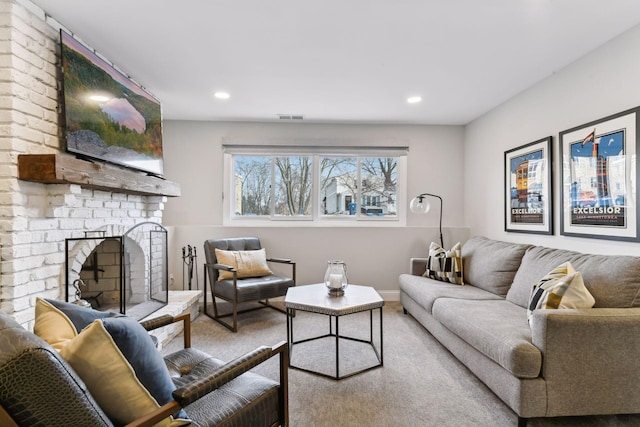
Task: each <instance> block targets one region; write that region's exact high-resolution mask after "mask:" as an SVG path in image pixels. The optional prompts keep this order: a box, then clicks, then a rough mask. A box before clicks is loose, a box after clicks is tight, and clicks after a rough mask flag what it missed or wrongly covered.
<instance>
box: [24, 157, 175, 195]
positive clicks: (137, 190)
mask: <svg viewBox="0 0 640 427" xmlns="http://www.w3.org/2000/svg"><path fill="white" fill-rule="evenodd" d="M18 178H19V179H21V180H24V181H32V182H40V183H43V184H78V185H80V186H81V187H84V188H91V189H96V190H105V191H113V192H120V193H126V194H140V195H145V196H167V197H178V196H180V184H178V183H175V182H171V181H166V180H164V179H162V178H158V177H156V176H151V175H146V174H145V173H143V172H137V171H134V170H132V169H125V168H121V167H118V166H115V165H111V164H108V163H102V162H96V163H94V162H90V161H87V160H82V159H78V158H76V157H74V156H72V155H69V154H66V153H59V154H20V155H18Z"/></svg>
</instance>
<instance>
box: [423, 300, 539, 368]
mask: <svg viewBox="0 0 640 427" xmlns="http://www.w3.org/2000/svg"><path fill="white" fill-rule="evenodd" d="M433 317H434V318H435V319H436V320H437V321H439V322H440V323H441V324H442V325H443V326H444V327H446V328H447V329H448V330H449V331H451V332H453V333H454V334H456V335H457V336H458V337H460V338H461V339H462V340H464V341H465V342H466V343H467V344H469V345H470V346H472V347H473V348H475V349H476V350H478V351H479V352H481V353H482V354H484V355H486V356H487V357H488V358H490V359H491V360H493V361H494V362H496V363H497V364H498V365H500V366H502V367H503V368H504V369H506V370H507V371H509V372H510V373H512V374H513V375H515V376H516V377H518V378H536V377H538V376H539V375H540V370H541V368H542V354H541V353H540V350H539V349H538V348H537V347H536V346H534V345H533V344H532V343H531V329H530V328H529V323H528V322H527V311H526V310H525V309H524V308H522V307H519V306H517V305H515V304H512V303H510V302H508V301H505V300H503V299H501V300H484V301H477V300H476V301H470V300H462V299H454V298H439V299H438V300H436V301H435V303H434V304H433Z"/></svg>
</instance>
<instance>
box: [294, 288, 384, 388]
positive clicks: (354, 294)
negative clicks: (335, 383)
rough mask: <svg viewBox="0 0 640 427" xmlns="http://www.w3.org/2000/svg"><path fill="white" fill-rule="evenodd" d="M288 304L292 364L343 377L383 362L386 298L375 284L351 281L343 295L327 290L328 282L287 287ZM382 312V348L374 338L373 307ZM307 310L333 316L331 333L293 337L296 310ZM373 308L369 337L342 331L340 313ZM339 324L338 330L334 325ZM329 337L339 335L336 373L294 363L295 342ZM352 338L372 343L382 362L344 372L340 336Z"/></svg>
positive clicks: (336, 346) (378, 365)
mask: <svg viewBox="0 0 640 427" xmlns="http://www.w3.org/2000/svg"><path fill="white" fill-rule="evenodd" d="M284 305H285V307H286V309H287V341H288V343H289V352H290V353H289V367H291V368H294V369H298V370H301V371H306V372H310V373H312V374H316V375H320V376H324V377H327V378H332V379H335V380H341V379H343V378H348V377H351V376H353V375H356V374H360V373H362V372H365V371H368V370H371V369H374V368H378V367H380V366H382V365H383V352H382V307H383V306H384V300H383V299H382V297H381V296H380V294H378V292H376V290H375V289H374V288H372V287H371V286H359V285H351V284H350V285H348V286H347V289H345V293H344V295H342V296H331V295H329V294H328V292H327V287H326V286H325V285H324V283H320V284H316V285H305V286H296V287H291V288H289V290H288V291H287V295H286V296H285V299H284ZM376 309H377V310H379V312H380V349H379V350H378V348H376V345H375V343H374V340H373V311H374V310H376ZM296 310H300V311H306V312H310V313H317V314H323V315H326V316H329V333H327V334H324V335H319V336H314V337H312V338H307V339H302V340H299V341H295V340H294V338H293V320H294V319H295V311H296ZM363 311H369V339H368V340H366V339H361V338H355V337H349V336H344V335H340V325H339V323H340V317H341V316H346V315H349V314H354V313H360V312H363ZM334 324H335V332H334V328H333V325H334ZM327 337H335V350H336V369H335V372H336V373H335V375H329V374H326V373H323V372H319V371H316V370H313V369H309V368H303V367H300V366H296V365H294V364H293V348H294V345H295V344H301V343H304V342H307V341H313V340H319V339H322V338H327ZM341 339H343V340H350V341H356V342H360V343H365V344H369V345H370V346H371V348H372V349H373V351H374V352H375V355H376V357H377V359H378V363H377V364H375V365H373V366H369V367H365V368H362V369H360V370H357V371H355V372H351V373H349V374H347V375H340V340H341Z"/></svg>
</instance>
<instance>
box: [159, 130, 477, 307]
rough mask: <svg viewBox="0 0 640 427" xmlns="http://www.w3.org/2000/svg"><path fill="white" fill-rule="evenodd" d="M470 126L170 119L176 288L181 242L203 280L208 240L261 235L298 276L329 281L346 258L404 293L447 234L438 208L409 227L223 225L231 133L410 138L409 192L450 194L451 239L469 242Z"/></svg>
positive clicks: (239, 137)
mask: <svg viewBox="0 0 640 427" xmlns="http://www.w3.org/2000/svg"><path fill="white" fill-rule="evenodd" d="M463 134H464V132H463V128H462V127H457V126H397V125H388V126H387V125H339V124H338V125H329V124H288V123H274V124H266V123H237V122H193V121H166V122H165V124H164V158H165V175H166V177H167V179H169V180H172V181H176V182H178V183H180V185H181V187H182V196H181V197H178V198H171V199H169V200H168V201H167V203H166V206H165V211H164V218H163V224H164V225H165V226H167V228H169V230H170V248H169V257H170V273H171V274H173V276H174V278H175V281H174V284H173V287H174V288H181V287H182V285H183V283H182V282H183V281H182V260H181V258H180V256H181V248H182V247H183V246H185V245H187V244H191V245H194V246H196V248H197V249H198V250H199V253H198V255H199V258H198V263H199V266H200V269H199V271H198V274H199V276H200V277H199V279H200V284H201V288H202V283H203V278H202V264H203V263H204V253H203V252H202V243H203V242H204V240H206V239H209V238H215V237H222V236H225V237H231V236H248V235H255V236H259V237H260V238H261V239H262V243H263V246H264V247H265V248H266V249H267V254H268V255H270V256H278V257H291V258H293V259H294V260H295V261H296V262H297V263H298V279H299V280H298V283H300V284H309V283H317V282H320V281H322V279H323V277H324V271H325V269H326V263H327V261H328V260H330V259H343V260H344V261H346V262H347V265H348V268H349V280H350V281H351V282H352V283H360V284H369V285H372V286H374V287H375V288H376V289H378V290H379V291H380V293H381V294H383V295H384V296H385V298H388V299H394V298H397V295H398V275H399V274H400V273H403V272H407V271H408V265H409V264H408V260H409V258H410V257H413V256H425V255H426V253H427V249H428V245H429V242H431V241H432V240H434V241H437V240H438V214H437V212H438V210H437V209H432V210H431V212H430V213H428V214H425V215H416V214H412V213H409V214H408V216H407V224H406V227H401V226H395V225H390V224H389V223H385V224H384V226H376V227H362V226H348V227H327V226H323V225H321V224H310V223H306V224H304V225H303V226H301V225H300V223H299V222H297V223H295V224H293V226H292V227H287V226H282V224H281V223H279V224H274V226H273V227H263V228H256V227H242V226H238V227H236V226H234V227H228V226H223V225H222V190H223V184H222V178H223V172H222V149H221V145H222V143H223V139H225V140H227V141H228V140H236V141H243V140H246V141H251V142H253V143H256V142H258V141H264V143H269V144H277V143H291V142H293V141H296V143H298V144H301V145H304V144H309V143H311V144H313V145H317V144H318V143H319V141H320V142H321V143H324V144H345V145H374V146H375V145H379V146H389V145H397V146H408V147H409V157H408V161H407V185H408V197H409V198H412V197H413V196H415V195H416V194H418V193H421V192H430V193H435V194H439V195H441V196H442V198H443V199H444V209H443V226H444V228H445V230H444V240H445V245H447V246H450V245H453V244H454V243H455V242H457V241H462V242H464V241H465V240H466V239H467V238H468V236H469V232H468V230H467V229H466V228H465V227H464V219H463V218H464V205H463V200H462V183H463V180H464V173H463V169H462V165H463V162H464V153H463Z"/></svg>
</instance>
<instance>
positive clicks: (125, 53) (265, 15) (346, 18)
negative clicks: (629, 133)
mask: <svg viewBox="0 0 640 427" xmlns="http://www.w3.org/2000/svg"><path fill="white" fill-rule="evenodd" d="M33 2H34V3H35V4H37V5H38V6H40V7H41V8H42V9H44V10H45V11H46V12H47V13H48V14H49V15H51V16H52V17H53V18H54V19H55V20H57V21H58V22H60V23H61V24H62V25H63V26H65V27H66V28H67V29H68V30H69V31H71V32H73V33H75V35H76V36H77V37H79V38H80V39H82V40H83V41H84V42H85V43H86V44H88V45H89V46H91V47H92V48H94V49H95V50H96V51H98V52H99V53H101V54H102V55H104V56H105V57H106V58H107V59H109V60H110V61H111V62H113V63H114V64H116V65H117V66H118V67H120V68H121V69H122V70H123V71H125V72H126V73H127V74H129V75H130V76H131V77H132V78H134V79H135V80H136V81H138V82H139V83H140V84H142V85H143V86H144V87H146V88H147V89H148V90H149V91H150V92H151V93H153V94H154V95H156V96H157V97H158V98H159V99H160V100H161V101H162V103H163V114H164V118H165V119H185V120H251V121H272V120H278V118H277V115H278V114H301V115H304V121H305V122H334V123H336V122H345V123H350V122H357V123H371V122H376V123H416V124H417V123H420V124H466V123H468V122H470V121H472V120H473V119H475V118H477V117H479V116H481V115H482V114H484V113H486V112H488V111H489V110H491V109H492V108H494V107H496V106H497V105H499V104H501V103H502V102H504V101H506V100H507V99H509V98H510V97H512V96H514V95H516V94H518V93H520V92H522V91H523V90H525V89H527V88H529V87H531V86H532V85H533V84H535V83H536V82H538V81H540V80H542V79H544V78H546V77H548V76H550V75H551V74H553V73H554V72H556V71H558V70H560V69H561V68H563V67H564V66H566V65H567V64H569V63H571V62H573V61H575V60H576V59H578V58H579V57H581V56H583V55H584V54H586V53H588V52H589V51H591V50H593V49H594V48H596V47H598V46H600V45H602V44H603V43H605V42H607V41H608V40H610V39H612V38H614V37H615V36H617V35H619V34H621V33H622V32H624V31H625V30H627V29H629V28H631V27H633V26H634V25H636V24H638V23H640V1H638V0H482V1H480V0H395V1H394V0H321V1H311V0H270V1H265V0H181V1H176V0H135V1H131V0H109V1H97V0H93V1H90V0H33ZM630 54H638V52H633V53H631V52H630ZM217 90H224V91H227V92H229V93H230V95H231V98H230V99H228V100H226V101H221V100H217V99H215V98H214V97H213V95H212V94H213V92H214V91H217ZM411 95H421V96H422V97H423V101H422V102H421V103H420V104H408V103H407V102H406V98H407V97H408V96H411Z"/></svg>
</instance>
